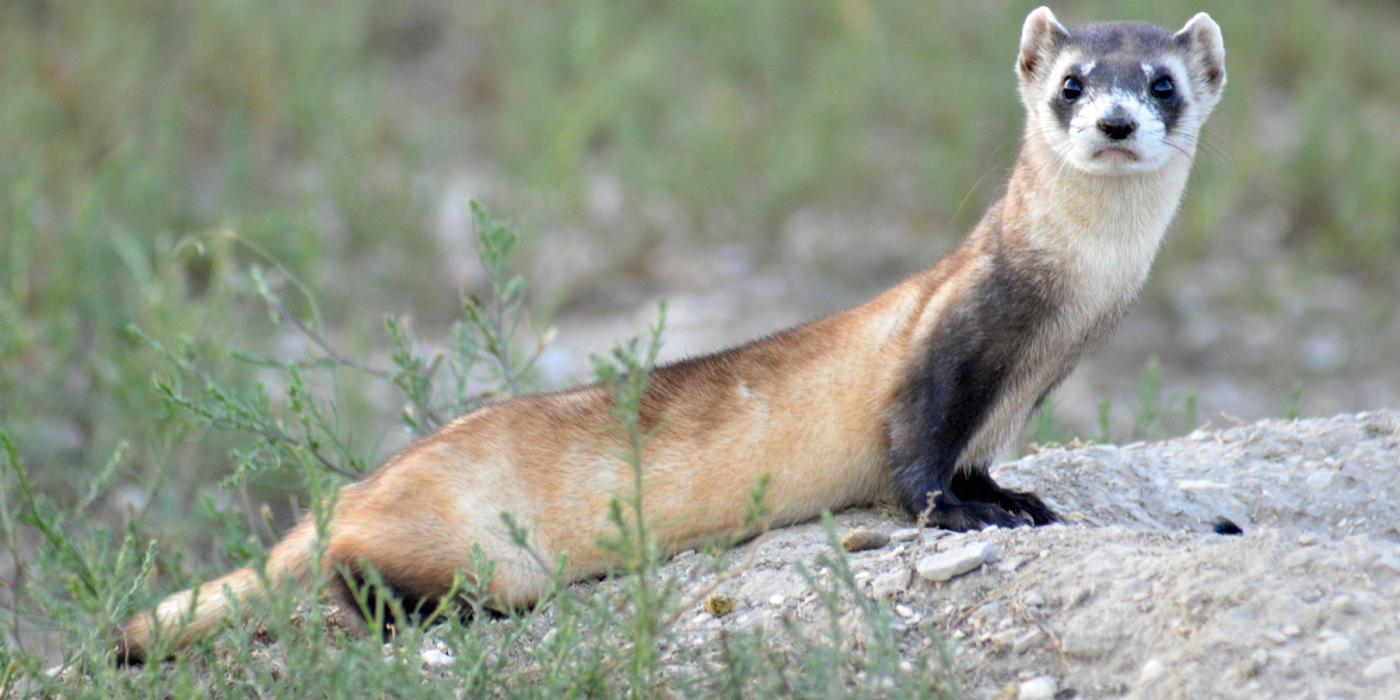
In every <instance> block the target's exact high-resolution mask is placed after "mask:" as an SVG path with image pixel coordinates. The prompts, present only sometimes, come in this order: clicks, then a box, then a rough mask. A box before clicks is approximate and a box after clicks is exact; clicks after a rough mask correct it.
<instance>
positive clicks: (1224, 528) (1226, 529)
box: [1211, 518, 1244, 535]
mask: <svg viewBox="0 0 1400 700" xmlns="http://www.w3.org/2000/svg"><path fill="white" fill-rule="evenodd" d="M1211 529H1212V530H1214V531H1215V534H1217V535H1243V534H1244V530H1242V529H1240V526H1239V525H1236V524H1235V521H1233V520H1231V519H1229V518H1220V519H1219V520H1216V521H1215V525H1213V526H1211Z"/></svg>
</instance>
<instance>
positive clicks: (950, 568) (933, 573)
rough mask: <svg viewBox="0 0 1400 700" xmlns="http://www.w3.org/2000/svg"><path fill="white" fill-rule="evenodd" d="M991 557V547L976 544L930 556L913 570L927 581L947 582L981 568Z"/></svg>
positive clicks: (981, 543)
mask: <svg viewBox="0 0 1400 700" xmlns="http://www.w3.org/2000/svg"><path fill="white" fill-rule="evenodd" d="M991 556H992V545H990V544H988V543H986V542H976V543H973V544H967V545H963V546H961V547H958V548H956V549H950V550H948V551H946V552H940V553H938V554H931V555H929V556H926V557H924V558H923V559H920V560H919V563H918V564H916V565H915V568H916V569H917V570H918V572H919V576H920V577H922V578H923V579H925V580H928V581H935V582H940V581H947V580H949V579H951V578H953V577H954V576H961V575H962V574H965V573H967V572H969V571H972V570H973V569H976V568H977V567H979V566H981V565H982V564H983V563H985V562H986V561H987V559H989V558H991Z"/></svg>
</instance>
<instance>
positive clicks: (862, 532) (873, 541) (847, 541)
mask: <svg viewBox="0 0 1400 700" xmlns="http://www.w3.org/2000/svg"><path fill="white" fill-rule="evenodd" d="M889 543H890V536H889V535H886V534H885V533H883V532H880V531H878V530H870V529H867V528H861V529H859V530H853V531H851V532H848V533H846V536H845V537H842V538H841V548H842V549H844V550H846V551H847V552H864V551H865V550H867V549H879V548H881V547H884V546H885V545H887V544H889Z"/></svg>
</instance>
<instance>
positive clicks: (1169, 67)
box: [1016, 7, 1225, 175]
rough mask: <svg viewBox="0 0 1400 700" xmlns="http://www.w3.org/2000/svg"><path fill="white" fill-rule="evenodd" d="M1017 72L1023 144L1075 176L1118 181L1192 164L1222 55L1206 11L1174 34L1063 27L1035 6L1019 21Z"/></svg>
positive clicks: (1221, 71) (1221, 75)
mask: <svg viewBox="0 0 1400 700" xmlns="http://www.w3.org/2000/svg"><path fill="white" fill-rule="evenodd" d="M1016 69H1017V74H1018V75H1019V77H1020V79H1021V98H1022V101H1023V102H1024V103H1025V105H1026V118H1027V135H1028V136H1027V138H1029V139H1037V140H1039V141H1040V143H1042V144H1043V145H1044V146H1046V147H1047V149H1048V150H1049V151H1050V152H1051V153H1052V154H1053V155H1054V157H1055V158H1058V159H1060V160H1061V161H1062V162H1063V163H1065V164H1067V165H1069V166H1071V167H1073V168H1076V169H1078V170H1080V171H1083V172H1086V173H1092V174H1098V175H1123V174H1130V173H1143V172H1152V171H1156V170H1158V169H1160V168H1162V167H1163V166H1165V165H1166V164H1167V163H1169V162H1171V161H1172V160H1173V159H1176V158H1184V159H1185V160H1186V161H1187V162H1190V160H1191V159H1192V158H1193V157H1194V154H1195V151H1196V139H1197V136H1198V134H1199V133H1200V128H1201V125H1202V123H1204V122H1205V120H1206V117H1208V116H1209V115H1210V112H1211V110H1212V109H1214V107H1215V104H1216V102H1217V101H1219V99H1220V92H1221V90H1222V89H1223V88H1224V86H1225V50H1224V44H1223V42H1222V40H1221V37H1220V28H1219V26H1217V25H1216V24H1215V22H1214V21H1213V20H1212V19H1211V18H1210V17H1209V16H1208V15H1206V14H1205V13H1201V14H1198V15H1196V16H1195V17H1194V18H1192V19H1191V21H1190V22H1188V23H1187V24H1186V26H1185V27H1184V28H1182V30H1181V31H1180V32H1177V33H1176V34H1172V33H1170V32H1168V31H1166V30H1164V29H1162V28H1160V27H1155V26H1152V25H1149V24H1140V23H1133V22H1108V23H1100V24H1089V25H1085V26H1082V27H1076V28H1074V29H1073V30H1069V29H1066V28H1065V27H1064V26H1063V25H1061V24H1060V23H1059V22H1058V21H1056V20H1055V16H1054V14H1053V13H1051V12H1050V10H1049V9H1047V8H1044V7H1042V8H1040V9H1038V10H1036V11H1035V12H1032V13H1031V14H1030V16H1029V17H1027V18H1026V24H1025V27H1024V28H1023V30H1022V35H1021V52H1020V56H1019V59H1018V61H1017V64H1016Z"/></svg>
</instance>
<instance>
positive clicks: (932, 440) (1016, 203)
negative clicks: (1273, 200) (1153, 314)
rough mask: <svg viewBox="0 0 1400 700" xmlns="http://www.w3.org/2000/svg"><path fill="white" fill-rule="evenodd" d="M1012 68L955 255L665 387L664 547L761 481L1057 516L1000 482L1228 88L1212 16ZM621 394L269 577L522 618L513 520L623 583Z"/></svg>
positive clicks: (1038, 27)
mask: <svg viewBox="0 0 1400 700" xmlns="http://www.w3.org/2000/svg"><path fill="white" fill-rule="evenodd" d="M1016 74H1017V76H1018V79H1019V83H1020V91H1021V97H1022V101H1023V102H1024V104H1025V107H1026V114H1027V119H1026V128H1025V132H1024V135H1023V138H1022V147H1021V152H1020V155H1019V157H1018V160H1017V162H1016V165H1015V168H1014V170H1013V173H1012V175H1011V177H1010V180H1009V182H1008V184H1007V187H1006V192H1005V195H1004V196H1003V197H1002V198H1001V199H1000V200H999V201H998V202H997V203H995V204H994V205H992V207H991V208H990V209H989V211H988V212H987V213H986V215H985V216H984V218H983V219H982V220H981V222H980V223H979V224H978V225H977V227H976V229H975V230H974V231H973V232H972V234H971V235H970V236H969V237H968V238H967V239H966V240H965V242H964V243H963V244H962V246H961V247H959V248H958V249H957V250H956V251H954V252H953V253H952V254H951V255H949V256H948V257H947V258H945V259H944V260H942V261H941V262H939V263H937V264H936V265H934V266H933V267H932V268H930V269H928V270H926V271H924V272H922V273H919V274H917V275H914V276H913V277H910V278H909V279H907V280H906V281H904V282H903V283H901V284H900V285H898V286H896V287H894V288H893V289H890V290H889V291H887V292H885V293H884V294H881V295H880V296H878V297H876V298H875V299H873V300H871V301H869V302H868V303H866V304H863V305H861V306H858V307H855V308H853V309H850V310H847V311H845V312H842V313H838V314H835V315H833V316H830V317H827V318H824V319H821V320H818V321H815V322H813V323H809V324H807V325H804V326H801V327H798V328H794V329H792V330H788V331H785V332H783V333H780V334H777V335H774V336H772V337H769V338H766V339H764V340H761V341H757V342H754V343H751V344H749V345H745V346H742V347H739V348H736V349H733V350H729V351H726V352H722V353H718V354H715V355H710V356H706V357H701V358H697V359H693V360H688V361H684V362H680V363H678V364H674V365H670V366H665V367H660V368H658V369H657V370H655V371H654V373H653V375H652V377H651V379H650V382H649V384H648V388H647V391H646V394H645V396H644V398H643V401H642V405H641V422H642V427H643V428H644V429H645V430H648V431H649V432H650V438H649V440H648V441H647V442H646V447H645V450H644V452H643V462H644V464H645V469H644V472H643V473H644V479H643V504H644V512H645V516H646V518H647V520H648V522H649V527H650V528H651V532H652V534H653V535H654V536H655V537H656V538H657V539H658V540H659V541H660V543H661V544H662V546H663V547H665V548H667V549H668V550H676V549H678V548H682V547H685V546H686V545H687V544H689V543H693V542H696V541H698V540H702V539H705V538H709V537H714V536H716V535H722V534H725V533H732V532H734V531H735V530H736V529H738V528H740V527H741V526H742V525H743V524H744V517H745V507H746V494H747V493H748V491H749V490H750V489H751V488H752V487H753V486H754V485H755V484H757V483H758V482H759V481H760V479H762V478H765V477H766V478H768V480H769V484H768V488H767V491H766V500H765V504H766V506H767V508H768V511H769V513H770V515H771V517H770V520H769V522H770V523H771V524H772V525H783V524H788V523H795V522H799V521H802V520H806V519H809V518H812V517H814V516H816V515H818V514H820V513H821V512H823V511H827V510H837V509H840V508H843V507H846V506H851V505H857V504H865V503H870V502H873V501H876V500H879V499H885V498H893V499H895V500H897V501H898V502H899V503H900V504H901V505H902V506H903V507H904V509H905V510H906V511H908V512H909V513H910V514H911V515H915V516H922V517H923V518H925V519H926V521H927V522H928V523H929V524H931V525H934V526H939V527H944V528H949V529H955V530H968V529H977V528H981V527H986V526H989V525H998V526H1003V527H1013V526H1018V525H1029V524H1035V525H1041V524H1045V523H1049V522H1053V521H1055V520H1056V519H1057V518H1056V516H1055V514H1054V512H1053V511H1052V510H1051V509H1050V508H1049V507H1048V506H1047V505H1046V504H1045V503H1043V502H1042V501H1041V500H1040V499H1039V498H1037V497H1036V496H1034V495H1032V494H1028V493H1019V492H1013V491H1009V490H1006V489H1003V488H1001V487H1000V486H998V485H997V484H996V483H995V482H994V481H992V479H991V478H990V476H989V475H988V473H987V469H988V467H989V466H990V463H991V460H992V459H993V458H994V457H995V456H996V454H997V453H998V452H999V451H1000V450H1002V449H1003V448H1005V447H1006V446H1007V444H1008V443H1009V442H1010V441H1011V440H1013V439H1014V437H1015V436H1016V434H1017V432H1018V431H1019V430H1020V429H1021V428H1022V426H1023V425H1024V424H1025V422H1026V420H1027V418H1028V416H1029V415H1030V412H1031V411H1032V410H1034V408H1035V407H1036V406H1037V405H1038V404H1039V403H1040V402H1041V401H1042V400H1043V399H1044V397H1045V395H1046V394H1047V393H1048V392H1049V391H1050V390H1051V389H1053V388H1054V387H1055V386H1056V385H1057V384H1058V383H1059V382H1060V381H1061V380H1063V379H1064V377H1065V376H1066V375H1067V374H1068V373H1069V371H1070V369H1072V367H1073V366H1074V364H1075V362H1076V360H1077V359H1078V358H1079V357H1080V356H1082V355H1083V353H1084V352H1085V351H1087V350H1088V349H1090V348H1092V347H1093V346H1094V345H1095V344H1096V343H1098V342H1099V341H1100V340H1101V339H1102V338H1103V337H1104V336H1105V335H1106V334H1107V332H1108V331H1109V330H1110V329H1111V328H1112V326H1113V325H1114V323H1115V322H1116V321H1117V320H1118V319H1119V318H1120V317H1121V316H1122V314H1123V313H1124V312H1125V310H1126V309H1127V308H1128V307H1129V305H1130V304H1131V303H1132V301H1133V300H1134V299H1135V298H1136V296H1137V293H1138V291H1139V289H1140V288H1141V285H1142V283H1143V281H1144V280H1145V278H1146V276H1147V274H1148V270H1149V268H1150V267H1151V264H1152V260H1153V258H1154V256H1155V255H1156V252H1157V249H1158V247H1159V245H1160V243H1161V240H1162V237H1163V234H1164V233H1165V231H1166V229H1167V226H1168V224H1169V223H1170V221H1171V219H1172V216H1173V214H1174V213H1175V210H1176V208H1177V206H1178V203H1179V201H1180V198H1181V195H1182V192H1183V191H1184V188H1185V185H1186V181H1187V177H1188V175H1189V172H1190V168H1191V163H1192V160H1193V158H1194V153H1195V148H1196V140H1197V136H1198V134H1199V130H1200V127H1201V124H1202V123H1203V122H1204V121H1205V119H1206V117H1207V116H1208V115H1209V114H1210V112H1211V110H1212V109H1213V108H1214V106H1215V104H1216V102H1217V100H1218V99H1219V97H1220V93H1221V90H1222V89H1223V87H1224V83H1225V72H1224V47H1223V43H1222V39H1221V36H1220V30H1219V27H1218V26H1217V25H1216V24H1215V22H1214V21H1212V20H1211V19H1210V18H1209V17H1208V16H1207V15H1205V14H1204V13H1202V14H1198V15H1197V16H1196V17H1194V18H1192V20H1191V21H1190V22H1188V23H1187V24H1186V26H1185V27H1184V28H1183V29H1182V30H1181V31H1179V32H1177V33H1175V34H1173V33H1170V32H1168V31H1165V30H1162V29H1160V28H1157V27H1153V26H1150V25H1145V24H1135V23H1102V24H1090V25H1085V26H1082V27H1076V28H1075V29H1074V30H1073V31H1071V30H1069V29H1066V28H1065V27H1064V26H1062V25H1061V24H1060V23H1059V22H1058V21H1056V19H1055V17H1054V15H1053V14H1052V13H1051V12H1050V10H1048V9H1046V8H1040V9H1037V10H1036V11H1034V12H1032V13H1031V14H1030V15H1029V16H1028V17H1027V18H1026V22H1025V25H1024V27H1023V30H1022V37H1021V46H1020V53H1019V56H1018V59H1017V62H1016ZM610 401H611V399H610V397H609V394H608V391H607V389H606V388H605V387H599V386H590V387H584V388H580V389H576V390H573V391H567V392H561V393H555V394H546V395H539V396H531V397H525V398H521V399H516V400H512V401H507V402H504V403H500V404H496V405H492V406H488V407H485V408H482V409H480V410H478V411H475V412H473V413H470V414H468V415H466V416H463V417H461V418H459V419H457V420H456V421H454V422H452V423H451V424H449V425H448V426H446V427H444V428H443V429H441V430H440V431H438V432H437V433H435V434H433V435H431V436H428V437H426V438H424V439H422V440H420V441H419V442H417V443H416V444H414V445H412V446H410V447H409V448H407V449H405V450H404V451H403V452H401V453H400V454H398V455H397V456H395V457H393V458H392V459H390V460H389V461H388V462H387V463H386V464H384V465H383V466H382V467H381V468H380V469H378V470H377V471H375V472H374V473H373V474H372V475H370V476H369V477H368V478H366V479H365V480H363V481H361V482H358V483H355V484H351V485H349V486H346V487H344V488H343V489H342V490H341V492H340V494H339V497H338V499H337V500H336V502H335V506H334V512H333V515H332V516H331V518H330V521H329V532H328V534H327V536H326V537H327V539H326V541H325V543H324V545H325V549H324V551H325V553H324V556H323V557H322V558H321V560H319V561H312V559H311V556H312V554H311V553H312V549H313V547H312V545H313V540H314V538H315V532H314V526H313V525H312V524H311V523H310V522H303V523H302V524H301V525H299V526H297V527H296V528H294V529H293V530H292V531H291V532H290V533H289V534H288V535H287V537H286V538H285V539H284V540H283V541H282V542H281V543H279V544H278V545H277V546H276V547H274V548H273V550H272V551H271V553H270V556H269V558H268V561H267V567H266V572H265V573H266V576H267V578H268V579H269V580H272V581H277V580H284V579H304V578H306V577H307V576H308V574H310V573H311V572H313V571H315V570H318V569H319V570H321V571H323V572H325V573H327V574H330V575H331V580H332V585H333V588H334V589H335V590H336V591H337V592H338V594H339V595H340V597H341V599H342V602H346V603H349V595H348V590H349V587H348V585H347V584H346V582H345V578H346V577H351V578H353V577H355V576H356V575H357V572H360V571H363V568H364V567H365V566H372V567H374V569H375V570H376V571H377V572H378V573H379V575H380V577H381V578H382V580H383V581H384V582H385V583H386V584H387V585H388V587H389V588H390V589H392V590H393V591H394V593H395V594H397V595H400V596H403V597H404V598H405V599H408V600H419V601H421V600H432V599H434V598H436V597H440V596H442V595H444V594H445V593H446V592H447V591H448V588H449V587H450V586H451V584H452V582H453V579H454V576H455V575H456V574H458V573H459V572H461V573H465V574H466V575H468V576H470V575H471V574H472V572H471V558H470V557H471V552H472V549H473V547H474V546H475V547H480V549H481V550H482V552H483V553H485V554H486V555H487V556H488V557H489V558H491V559H492V560H494V561H495V562H496V566H495V572H494V577H493V578H492V579H491V581H490V582H489V591H490V595H491V599H492V604H494V605H498V606H503V607H509V606H523V605H528V604H530V603H532V602H533V601H534V600H536V599H537V597H538V596H539V595H540V594H541V593H543V592H544V590H545V589H546V587H547V586H548V585H549V584H550V582H551V578H550V574H549V572H548V571H545V570H544V569H543V568H542V567H540V566H539V564H538V562H537V561H535V560H534V559H532V558H531V557H530V556H529V555H527V553H526V552H524V551H522V550H521V549H520V548H519V547H517V546H516V545H515V544H513V542H512V540H511V537H510V536H509V533H508V532H507V531H506V526H505V525H504V524H503V521H502V514H503V513H509V514H510V515H511V516H512V517H513V518H514V519H515V521H516V522H517V523H519V524H520V525H522V526H523V527H524V528H525V530H526V531H527V532H528V533H529V545H530V548H531V550H533V552H535V553H536V554H538V555H539V556H540V557H541V558H543V559H544V560H545V561H547V562H551V563H552V562H554V561H556V558H558V557H560V556H563V557H564V561H565V562H566V564H565V568H564V575H565V576H566V577H567V578H568V579H570V580H579V579H584V578H588V577H593V576H598V575H602V574H605V573H607V572H608V571H609V570H610V568H612V567H613V566H614V565H615V562H614V561H613V560H612V559H611V557H610V556H609V555H608V554H607V552H606V550H605V549H604V548H601V547H600V546H599V541H600V539H602V538H605V537H607V536H609V535H612V534H614V531H615V526H614V525H613V524H612V523H611V522H610V521H609V519H608V506H609V502H610V501H611V500H612V499H613V498H615V497H618V496H622V497H627V496H628V495H629V494H631V491H632V488H633V474H632V471H631V468H630V467H629V465H628V464H627V463H626V462H624V461H623V460H621V459H620V458H619V457H618V456H617V454H618V448H619V447H620V444H619V442H618V438H617V437H616V432H615V430H614V429H613V422H614V418H613V416H612V413H611V411H610ZM261 585H262V584H261V583H260V579H259V577H258V576H257V574H255V573H254V572H253V571H252V570H250V569H240V570H238V571H234V572H232V573H230V574H228V575H227V576H225V577H223V578H221V579H218V580H215V581H212V582H209V583H206V584H204V585H203V586H202V587H201V588H200V589H199V590H198V593H197V595H196V592H195V591H186V592H183V593H178V594H176V595H173V596H171V597H169V598H167V599H166V600H164V601H162V602H161V603H160V605H159V607H158V608H157V610H156V612H155V616H156V617H158V618H159V620H160V622H159V625H157V622H156V620H155V619H154V618H153V617H152V616H151V615H150V614H142V615H138V616H136V617H135V618H133V619H132V620H131V621H130V622H128V623H127V625H126V626H125V628H124V629H123V633H122V636H121V639H120V641H119V648H118V658H119V660H120V661H123V662H140V661H142V660H144V659H145V657H146V655H147V654H148V652H149V650H150V649H151V644H152V640H153V635H154V634H155V631H156V627H157V626H159V627H160V629H161V630H162V631H163V633H164V634H167V635H171V636H173V637H174V641H173V644H172V647H176V648H177V647H178V646H181V645H183V644H186V643H188V642H189V641H190V640H192V639H194V638H195V637H198V636H201V635H203V634H205V633H207V632H208V631H209V630H210V629H211V628H213V627H214V626H215V625H216V624H218V623H219V622H220V621H221V620H222V619H223V617H224V616H225V615H226V614H227V613H228V612H229V610H230V607H231V605H232V604H233V602H234V600H235V599H237V598H242V597H244V596H252V595H256V594H258V592H259V590H260V587H261ZM191 604H194V605H195V606H196V609H195V610H193V611H191V610H190V606H191ZM349 607H351V608H352V609H354V606H353V605H350V606H349ZM185 621H188V624H186V625H184V626H183V627H182V626H181V625H182V623H184V622H185Z"/></svg>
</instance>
